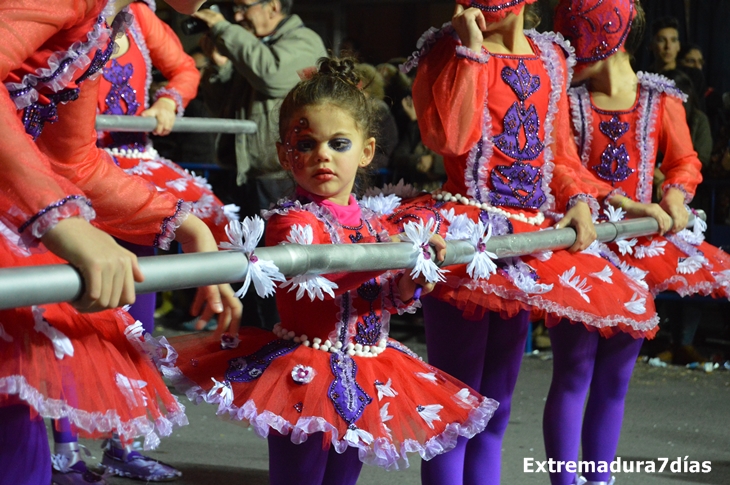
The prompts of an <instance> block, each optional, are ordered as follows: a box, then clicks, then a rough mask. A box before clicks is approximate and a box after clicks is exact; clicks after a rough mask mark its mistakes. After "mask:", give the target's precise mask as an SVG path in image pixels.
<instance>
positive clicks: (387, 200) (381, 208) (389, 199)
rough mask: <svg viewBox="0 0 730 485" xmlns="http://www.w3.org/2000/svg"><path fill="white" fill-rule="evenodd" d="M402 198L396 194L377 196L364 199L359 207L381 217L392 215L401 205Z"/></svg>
mask: <svg viewBox="0 0 730 485" xmlns="http://www.w3.org/2000/svg"><path fill="white" fill-rule="evenodd" d="M400 201H401V198H400V197H398V196H397V195H395V194H389V195H384V194H377V195H369V196H365V197H363V198H362V199H361V200H360V202H359V205H360V207H363V208H365V209H370V210H371V211H373V212H375V213H376V214H378V215H381V216H387V215H390V214H392V213H393V212H394V211H395V209H397V208H398V206H399V205H400Z"/></svg>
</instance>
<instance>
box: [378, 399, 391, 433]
mask: <svg viewBox="0 0 730 485" xmlns="http://www.w3.org/2000/svg"><path fill="white" fill-rule="evenodd" d="M388 406H390V403H389V402H387V403H385V404H383V407H382V408H380V421H382V423H383V427H384V428H385V431H386V432H387V433H388V434H390V428H389V427H388V425H386V424H385V423H387V422H388V421H390V420H391V419H393V416H391V415H390V414H388Z"/></svg>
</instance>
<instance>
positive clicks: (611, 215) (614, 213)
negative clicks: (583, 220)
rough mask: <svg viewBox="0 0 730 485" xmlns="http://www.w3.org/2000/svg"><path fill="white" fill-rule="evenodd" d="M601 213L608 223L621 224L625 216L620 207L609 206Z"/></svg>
mask: <svg viewBox="0 0 730 485" xmlns="http://www.w3.org/2000/svg"><path fill="white" fill-rule="evenodd" d="M603 213H604V214H606V217H608V221H609V222H621V221H622V220H623V219H624V216H625V215H626V211H624V210H623V209H622V208H621V207H614V206H612V205H610V204H609V205H608V207H606V209H605V210H604V211H603Z"/></svg>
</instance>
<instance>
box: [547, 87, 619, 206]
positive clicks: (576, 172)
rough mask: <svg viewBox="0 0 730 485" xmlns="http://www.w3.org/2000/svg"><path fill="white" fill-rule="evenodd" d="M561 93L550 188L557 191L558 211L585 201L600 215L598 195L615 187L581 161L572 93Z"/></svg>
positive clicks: (555, 126) (554, 137) (554, 126)
mask: <svg viewBox="0 0 730 485" xmlns="http://www.w3.org/2000/svg"><path fill="white" fill-rule="evenodd" d="M561 93H562V94H561V96H560V99H559V100H558V110H557V113H556V115H555V122H554V124H553V139H554V143H553V146H552V150H553V156H554V158H553V162H554V164H555V169H554V171H553V178H552V180H551V181H550V188H551V190H552V192H553V194H555V206H556V210H558V211H561V210H565V209H570V207H572V206H573V205H574V204H575V202H577V201H582V202H585V203H587V204H588V205H589V206H590V208H591V212H593V214H594V215H597V211H598V210H599V206H598V202H597V200H596V198H597V197H600V193H599V192H600V191H601V190H605V191H606V193H608V192H609V191H610V190H611V187H610V186H609V185H608V184H604V183H602V182H600V181H594V180H595V177H593V176H592V175H591V173H590V172H589V171H588V169H587V168H586V167H585V166H584V165H583V164H582V163H581V160H580V156H579V155H578V149H577V147H576V145H575V141H574V138H573V127H572V120H571V115H570V113H571V111H570V105H569V102H568V95H567V92H566V90H565V89H563V90H562V91H561ZM604 195H605V194H604Z"/></svg>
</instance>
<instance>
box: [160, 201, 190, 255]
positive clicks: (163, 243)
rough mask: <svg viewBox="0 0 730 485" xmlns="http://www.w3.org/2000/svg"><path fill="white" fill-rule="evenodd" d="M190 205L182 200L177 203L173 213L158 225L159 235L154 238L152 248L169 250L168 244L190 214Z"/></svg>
mask: <svg viewBox="0 0 730 485" xmlns="http://www.w3.org/2000/svg"><path fill="white" fill-rule="evenodd" d="M191 210H192V204H191V203H190V202H185V201H183V200H182V199H180V200H178V201H177V207H176V208H175V213H174V214H173V215H171V216H169V217H166V218H165V220H164V221H162V224H161V225H160V233H159V234H157V235H156V236H155V241H154V243H153V246H154V247H156V248H161V249H169V247H170V243H171V242H172V240H173V239H174V238H175V230H176V229H177V228H178V227H180V224H182V223H183V221H184V220H185V218H186V217H187V216H188V214H190V211H191Z"/></svg>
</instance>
